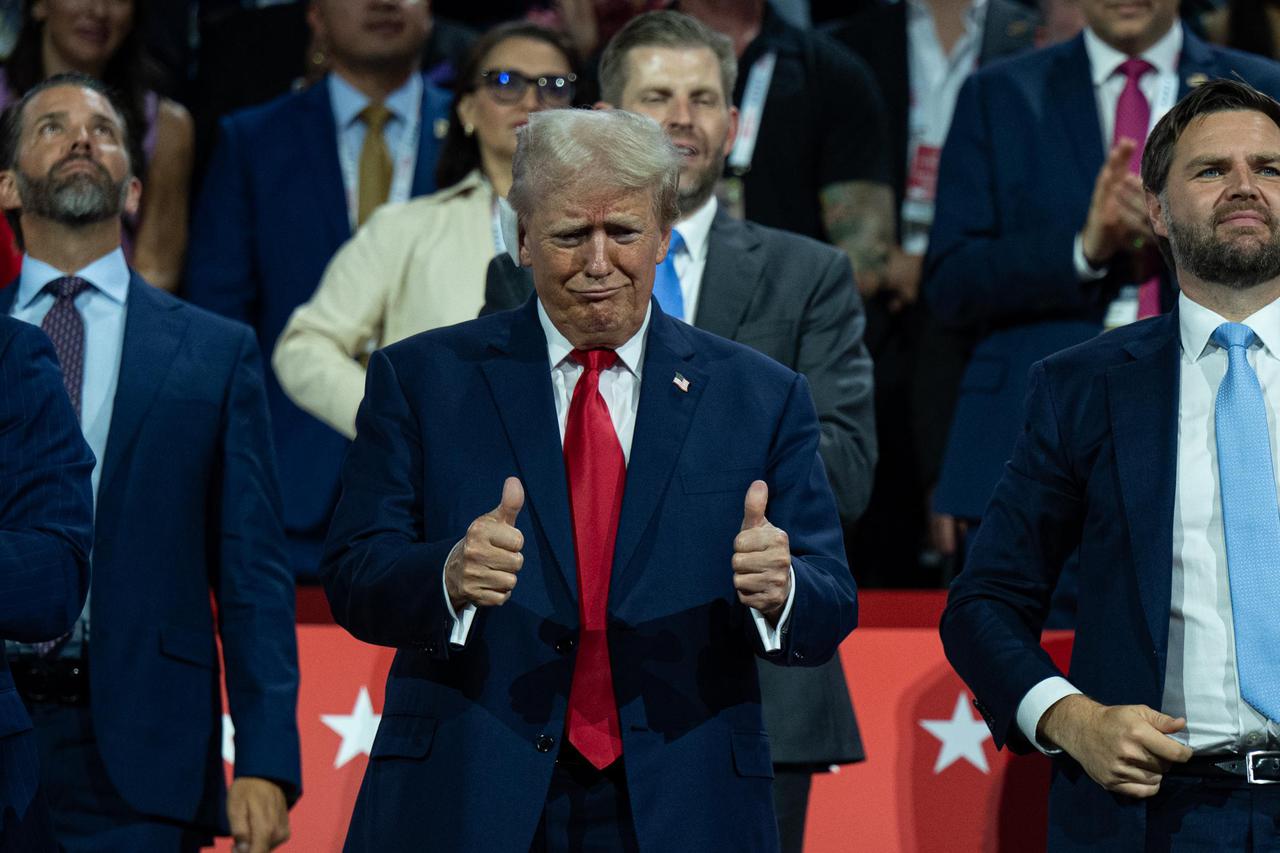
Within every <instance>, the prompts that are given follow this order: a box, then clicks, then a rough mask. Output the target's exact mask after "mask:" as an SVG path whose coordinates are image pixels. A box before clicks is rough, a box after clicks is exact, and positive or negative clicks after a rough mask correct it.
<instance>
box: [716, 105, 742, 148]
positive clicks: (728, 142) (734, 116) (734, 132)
mask: <svg viewBox="0 0 1280 853" xmlns="http://www.w3.org/2000/svg"><path fill="white" fill-rule="evenodd" d="M737 141H738V108H737V107H729V134H728V135H727V136H726V137H725V138H724V152H723V153H722V154H721V155H720V156H722V157H728V156H729V152H730V151H732V150H733V143H735V142H737Z"/></svg>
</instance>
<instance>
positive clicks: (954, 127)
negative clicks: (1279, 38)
mask: <svg viewBox="0 0 1280 853" xmlns="http://www.w3.org/2000/svg"><path fill="white" fill-rule="evenodd" d="M1184 33H1185V37H1184V42H1183V48H1182V56H1181V60H1180V62H1179V66H1178V76H1179V78H1180V79H1181V91H1180V93H1179V94H1180V95H1183V94H1186V91H1187V87H1188V85H1189V84H1188V81H1189V80H1191V79H1193V78H1197V75H1202V76H1203V78H1204V79H1212V78H1219V77H1232V76H1234V75H1236V74H1238V75H1239V76H1240V77H1241V78H1243V79H1244V80H1245V81H1247V82H1248V83H1250V84H1252V85H1253V86H1255V87H1257V88H1258V89H1260V90H1262V91H1264V92H1266V93H1267V94H1269V95H1271V96H1273V97H1280V65H1278V64H1277V63H1275V62H1272V61H1271V60H1267V59H1263V58H1261V57H1258V56H1253V55H1251V54H1245V53H1240V52H1238V51H1231V50H1225V49H1223V48H1218V47H1214V46H1211V45H1208V44H1206V43H1205V42H1203V41H1201V40H1199V39H1198V38H1196V37H1195V35H1194V34H1192V33H1191V32H1190V31H1186V30H1184ZM1105 156H1106V152H1105V150H1104V148H1103V140H1102V130H1101V125H1100V124H1099V120H1098V108H1097V103H1096V101H1095V98H1094V94H1093V84H1092V77H1091V76H1090V71H1089V59H1088V55H1087V54H1086V52H1085V47H1084V38H1083V36H1080V37H1077V38H1075V39H1073V40H1071V41H1069V42H1066V43H1064V44H1061V45H1056V46H1054V47H1049V48H1045V49H1044V50H1038V51H1033V52H1031V53H1028V54H1023V55H1021V56H1019V57H1016V58H1013V59H1010V60H1007V61H1004V62H998V63H995V64H994V65H990V66H986V67H984V68H982V69H980V70H978V71H977V72H976V73H974V74H973V76H971V77H970V78H969V79H968V81H966V83H965V85H964V87H963V88H962V89H961V92H960V96H959V99H958V101H957V104H956V110H955V117H954V119H953V120H952V124H951V130H950V133H949V134H948V136H947V143H946V146H945V147H944V148H943V152H942V163H941V170H940V172H939V176H938V201H937V210H936V218H935V220H934V224H933V230H932V232H931V236H930V242H929V255H928V258H927V259H926V262H925V273H924V275H925V284H924V289H925V297H926V299H927V300H928V301H929V305H930V307H931V308H932V309H933V311H934V313H935V315H936V316H937V317H938V319H939V321H940V322H942V323H944V324H947V325H951V326H957V327H963V328H967V329H969V330H971V331H973V332H976V333H977V334H978V335H979V336H980V338H981V340H980V342H979V343H978V344H977V346H976V348H975V349H974V352H973V354H972V356H971V358H970V362H969V365H968V368H967V370H966V372H965V375H964V379H963V380H962V384H961V388H960V394H959V400H958V402H957V405H956V411H955V416H954V419H953V421H952V424H951V432H950V435H949V437H948V441H947V451H946V454H945V459H944V462H943V467H942V473H941V475H940V480H939V483H938V487H937V491H936V493H935V503H936V506H937V507H938V509H940V510H942V511H945V512H949V513H952V514H954V515H959V516H964V517H968V518H978V517H980V516H981V515H982V511H983V508H984V507H985V506H986V504H987V501H988V499H989V498H990V497H991V492H992V490H993V489H994V488H995V484H996V481H997V480H998V479H999V478H1000V474H1001V471H1002V469H1003V467H1004V463H1005V461H1006V460H1007V459H1008V458H1009V453H1010V451H1011V450H1012V448H1013V443H1014V440H1015V439H1016V438H1017V434H1018V425H1019V423H1021V418H1020V417H1019V413H1020V411H1021V405H1022V402H1023V400H1024V398H1025V395H1026V390H1027V385H1026V376H1027V369H1028V368H1029V367H1030V366H1031V364H1032V363H1034V362H1035V361H1037V360H1038V359H1041V358H1044V357H1045V356H1047V355H1049V354H1050V353H1053V352H1056V351H1058V350H1060V349H1063V348H1065V347H1068V346H1071V345H1073V344H1076V343H1079V342H1080V341H1083V340H1087V339H1088V338H1090V337H1093V336H1094V335H1096V334H1098V333H1099V332H1100V331H1101V330H1102V319H1103V316H1104V314H1105V311H1106V308H1107V305H1108V303H1109V302H1110V300H1111V298H1112V297H1113V296H1114V295H1115V294H1116V291H1117V288H1118V287H1119V286H1120V285H1121V284H1125V283H1127V282H1126V281H1125V278H1124V270H1123V269H1122V267H1123V266H1125V264H1122V263H1117V264H1116V265H1115V269H1114V270H1113V271H1112V273H1111V274H1109V275H1108V276H1107V277H1106V278H1104V279H1102V280H1101V281H1098V282H1094V283H1091V284H1081V283H1080V280H1079V277H1078V276H1077V275H1076V272H1075V266H1074V262H1073V260H1072V249H1073V245H1074V240H1075V235H1076V233H1077V232H1079V231H1080V229H1081V228H1082V227H1083V226H1084V221H1085V216H1086V214H1087V212H1088V209H1089V200H1090V197H1091V196H1092V193H1093V185H1094V181H1095V179H1096V178H1097V175H1098V171H1099V170H1100V169H1101V168H1102V164H1103V161H1104V159H1105ZM1171 294H1172V291H1169V292H1168V293H1166V294H1165V295H1166V297H1167V296H1169V295H1171ZM1168 301H1171V300H1168Z"/></svg>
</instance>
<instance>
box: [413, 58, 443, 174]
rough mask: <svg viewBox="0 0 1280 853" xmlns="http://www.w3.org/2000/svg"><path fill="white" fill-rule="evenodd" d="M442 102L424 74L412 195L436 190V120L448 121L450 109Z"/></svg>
mask: <svg viewBox="0 0 1280 853" xmlns="http://www.w3.org/2000/svg"><path fill="white" fill-rule="evenodd" d="M445 107H446V104H445V103H441V99H440V97H439V92H437V91H436V90H435V89H434V88H433V87H432V85H431V83H430V81H428V80H427V78H426V77H425V76H424V77H423V78H422V106H421V108H420V110H419V112H418V115H419V116H420V118H421V121H420V123H419V128H420V130H419V133H418V159H417V162H416V163H415V164H414V167H413V186H412V188H411V189H410V191H409V194H410V195H411V196H415V197H416V196H420V195H427V194H429V193H433V192H435V190H436V160H437V159H439V153H440V152H439V149H440V138H439V137H437V136H436V121H437V120H440V119H444V120H445V121H447V120H448V119H447V116H448V110H447V109H446V108H445Z"/></svg>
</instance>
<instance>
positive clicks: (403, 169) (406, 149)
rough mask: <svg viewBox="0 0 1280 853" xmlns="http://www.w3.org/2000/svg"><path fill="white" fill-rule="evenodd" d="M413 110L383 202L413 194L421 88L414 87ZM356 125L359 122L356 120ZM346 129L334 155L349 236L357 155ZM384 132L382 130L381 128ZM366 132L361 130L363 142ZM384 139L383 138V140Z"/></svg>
mask: <svg viewBox="0 0 1280 853" xmlns="http://www.w3.org/2000/svg"><path fill="white" fill-rule="evenodd" d="M415 90H416V93H415V95H414V98H413V109H412V110H410V111H409V116H408V119H409V121H408V124H407V125H406V127H405V129H404V133H402V134H401V135H400V144H399V145H397V146H396V152H395V155H394V156H393V158H392V163H393V164H394V165H393V166H392V172H391V175H392V178H391V191H390V194H389V195H388V196H387V202H388V203H390V202H393V201H408V200H409V195H410V193H411V192H412V190H413V172H414V167H415V166H416V165H417V160H418V139H419V137H420V136H421V134H422V94H421V93H422V87H421V84H419V85H418V86H416V87H415ZM356 121H359V119H356ZM345 130H346V128H340V129H339V130H338V154H339V158H338V159H339V160H340V161H341V163H342V183H343V186H344V187H345V189H346V192H347V219H348V221H349V222H350V223H351V233H353V234H354V233H355V230H356V217H357V216H358V214H359V211H360V186H359V184H360V179H359V175H360V166H359V160H360V152H358V151H353V150H352V148H354V147H355V146H353V145H349V144H348V143H347V135H346V133H345V132H344V131H345ZM383 131H384V132H385V131H386V128H385V127H384V128H383ZM368 133H369V128H367V127H366V128H365V134H366V139H367V138H368ZM384 139H385V137H384Z"/></svg>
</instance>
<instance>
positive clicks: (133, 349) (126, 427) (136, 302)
mask: <svg viewBox="0 0 1280 853" xmlns="http://www.w3.org/2000/svg"><path fill="white" fill-rule="evenodd" d="M183 307H184V303H182V302H180V301H178V300H177V299H174V298H172V297H169V296H162V295H161V294H159V293H157V292H156V291H154V290H152V289H151V286H150V285H148V284H147V283H146V282H144V281H143V280H142V279H141V278H139V277H138V275H137V273H134V274H133V277H132V278H131V279H130V280H129V304H128V309H127V312H128V313H127V315H126V317H125V322H124V343H123V346H122V347H121V353H120V375H119V378H118V379H117V380H116V397H115V402H114V403H113V405H112V411H111V427H110V429H109V430H108V432H107V448H106V450H105V451H104V452H103V460H102V481H101V484H100V485H99V488H98V493H99V494H100V495H103V494H106V491H107V489H108V488H110V486H111V481H112V479H113V478H114V476H115V474H116V472H117V471H118V470H119V468H120V460H121V457H122V456H123V455H124V452H125V450H126V449H127V448H129V447H130V446H132V444H133V441H134V436H135V435H136V433H137V432H138V429H139V427H140V426H141V425H142V422H143V420H144V419H145V418H146V416H147V411H148V410H149V409H150V408H151V404H152V402H153V401H154V400H155V396H156V392H157V391H159V390H160V387H161V386H162V385H163V384H164V381H165V377H167V376H168V375H169V370H170V368H171V367H172V365H173V362H174V359H175V357H176V356H177V354H178V348H179V347H180V346H181V344H182V339H183V338H184V337H185V336H186V331H187V324H188V323H189V322H190V318H189V316H188V314H187V312H186V311H183V310H181V309H182V308H183Z"/></svg>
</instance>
